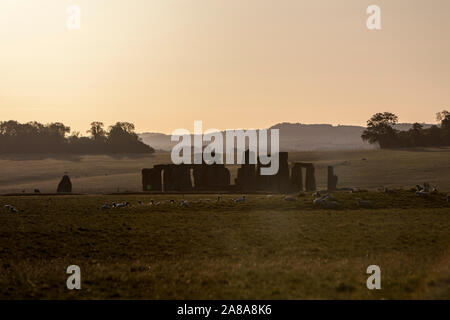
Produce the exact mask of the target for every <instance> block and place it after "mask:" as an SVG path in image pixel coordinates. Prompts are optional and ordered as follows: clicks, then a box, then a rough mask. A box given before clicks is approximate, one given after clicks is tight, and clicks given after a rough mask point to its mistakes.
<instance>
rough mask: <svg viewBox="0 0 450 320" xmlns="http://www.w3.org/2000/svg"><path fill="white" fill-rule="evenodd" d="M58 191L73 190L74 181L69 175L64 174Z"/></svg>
mask: <svg viewBox="0 0 450 320" xmlns="http://www.w3.org/2000/svg"><path fill="white" fill-rule="evenodd" d="M57 192H58V193H71V192H72V182H71V181H70V178H69V176H68V175H64V176H63V177H62V179H61V182H60V183H59V184H58V189H57Z"/></svg>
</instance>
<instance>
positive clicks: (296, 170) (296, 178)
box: [291, 163, 303, 192]
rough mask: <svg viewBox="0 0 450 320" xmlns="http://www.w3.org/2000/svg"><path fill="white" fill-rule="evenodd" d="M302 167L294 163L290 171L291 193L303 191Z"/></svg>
mask: <svg viewBox="0 0 450 320" xmlns="http://www.w3.org/2000/svg"><path fill="white" fill-rule="evenodd" d="M302 168H303V167H302V165H301V164H299V163H295V164H294V166H293V167H292V170H291V186H292V191H293V192H299V191H303V173H302Z"/></svg>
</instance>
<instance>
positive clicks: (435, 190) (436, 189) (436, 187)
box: [431, 185, 439, 193]
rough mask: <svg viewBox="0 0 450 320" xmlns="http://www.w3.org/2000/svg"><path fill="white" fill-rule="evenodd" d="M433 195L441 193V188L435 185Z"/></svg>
mask: <svg viewBox="0 0 450 320" xmlns="http://www.w3.org/2000/svg"><path fill="white" fill-rule="evenodd" d="M431 192H432V193H439V187H438V186H436V185H434V186H433V190H432V191H431Z"/></svg>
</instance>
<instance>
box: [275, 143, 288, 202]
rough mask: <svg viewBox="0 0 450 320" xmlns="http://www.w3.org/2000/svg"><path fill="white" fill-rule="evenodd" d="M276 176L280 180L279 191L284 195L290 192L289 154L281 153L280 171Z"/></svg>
mask: <svg viewBox="0 0 450 320" xmlns="http://www.w3.org/2000/svg"><path fill="white" fill-rule="evenodd" d="M276 176H277V180H278V181H277V182H278V185H277V189H278V190H277V191H278V192H282V193H286V192H289V189H290V184H291V183H290V180H289V163H288V153H287V152H280V153H279V169H278V172H277V174H276Z"/></svg>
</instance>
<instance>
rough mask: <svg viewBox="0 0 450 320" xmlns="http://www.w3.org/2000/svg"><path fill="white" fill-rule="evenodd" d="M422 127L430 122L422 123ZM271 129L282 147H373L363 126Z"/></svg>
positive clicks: (152, 138)
mask: <svg viewBox="0 0 450 320" xmlns="http://www.w3.org/2000/svg"><path fill="white" fill-rule="evenodd" d="M422 125H423V126H424V128H428V127H431V125H430V124H422ZM411 127H412V124H410V123H401V124H398V125H397V127H396V128H397V129H398V130H409V129H410V128H411ZM270 129H279V130H280V150H281V151H319V150H368V149H376V148H377V146H373V145H370V144H368V143H366V142H364V141H362V140H361V134H362V132H363V131H364V129H365V127H362V126H346V125H338V126H333V125H331V124H301V123H288V122H283V123H279V124H276V125H274V126H272V127H270ZM139 137H140V138H141V139H142V141H143V142H144V143H146V144H148V145H150V146H152V147H153V148H154V149H155V150H164V151H170V150H171V149H172V147H173V146H174V145H175V144H176V142H172V141H170V135H167V134H163V133H149V132H147V133H142V134H140V135H139Z"/></svg>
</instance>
